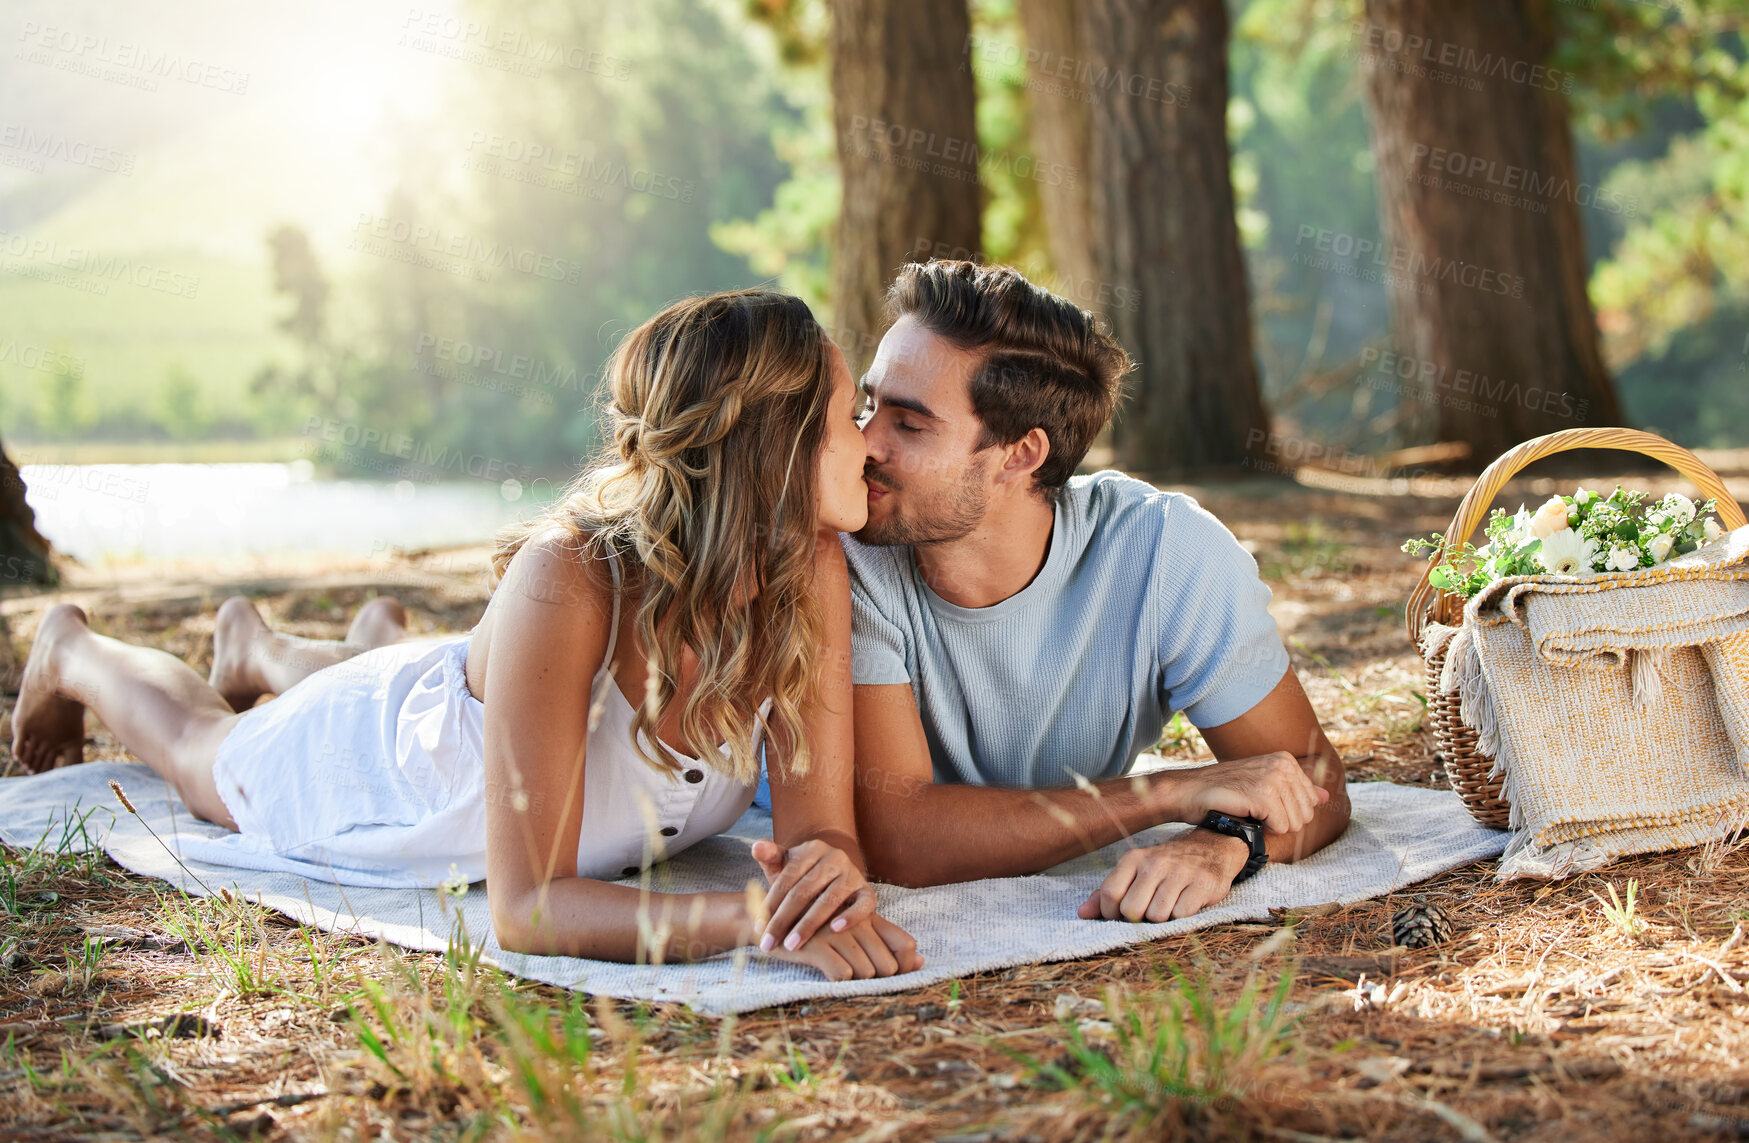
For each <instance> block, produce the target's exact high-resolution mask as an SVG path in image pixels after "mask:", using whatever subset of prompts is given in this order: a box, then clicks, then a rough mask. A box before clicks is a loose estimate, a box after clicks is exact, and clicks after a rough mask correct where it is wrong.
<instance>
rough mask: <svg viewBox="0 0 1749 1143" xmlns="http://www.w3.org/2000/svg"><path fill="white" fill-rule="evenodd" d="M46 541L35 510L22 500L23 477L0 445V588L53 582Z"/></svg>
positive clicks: (52, 571) (53, 572)
mask: <svg viewBox="0 0 1749 1143" xmlns="http://www.w3.org/2000/svg"><path fill="white" fill-rule="evenodd" d="M54 581H55V569H54V565H53V564H51V563H50V562H49V542H48V541H47V540H45V539H43V538H42V535H41V534H40V533H38V532H37V530H36V513H35V512H33V511H31V507H30V505H29V504H27V503H25V500H24V478H23V477H22V476H20V475H19V473H18V466H17V465H15V464H13V463H12V458H11V457H9V456H7V455H6V447H5V446H4V445H0V588H7V587H19V586H22V585H24V584H38V583H53V582H54Z"/></svg>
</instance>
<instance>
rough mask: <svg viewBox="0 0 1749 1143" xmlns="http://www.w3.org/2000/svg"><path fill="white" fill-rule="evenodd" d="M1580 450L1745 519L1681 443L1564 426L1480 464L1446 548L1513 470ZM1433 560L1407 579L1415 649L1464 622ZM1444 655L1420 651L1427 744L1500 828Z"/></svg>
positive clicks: (1489, 765)
mask: <svg viewBox="0 0 1749 1143" xmlns="http://www.w3.org/2000/svg"><path fill="white" fill-rule="evenodd" d="M1580 448H1609V449H1621V450H1623V451H1626V452H1637V453H1641V454H1643V455H1645V456H1649V457H1651V458H1652V459H1653V460H1659V461H1663V462H1664V463H1665V464H1668V465H1669V466H1670V467H1671V468H1674V469H1675V470H1676V471H1677V472H1679V473H1681V474H1682V475H1683V476H1685V477H1687V478H1688V479H1689V480H1690V481H1692V482H1694V484H1695V486H1696V487H1697V488H1699V489H1700V492H1701V496H1702V497H1703V498H1714V499H1717V500H1718V515H1719V519H1720V520H1721V521H1722V522H1723V524H1724V526H1725V528H1726V529H1727V530H1730V529H1735V528H1741V527H1743V526H1744V524H1745V523H1746V522H1749V521H1746V520H1745V518H1744V515H1743V509H1742V508H1741V507H1739V506H1738V504H1737V501H1736V500H1735V499H1734V498H1733V497H1732V496H1731V494H1730V492H1728V491H1727V490H1726V489H1725V485H1724V483H1723V482H1722V481H1721V480H1720V479H1719V477H1718V474H1717V473H1715V472H1713V470H1712V469H1710V468H1708V467H1707V466H1706V465H1705V464H1704V463H1703V462H1702V461H1701V459H1700V458H1699V457H1697V456H1695V455H1694V454H1693V453H1692V452H1689V451H1688V450H1687V449H1685V448H1683V447H1682V446H1680V445H1676V444H1672V443H1671V442H1669V441H1667V440H1665V439H1664V438H1663V437H1660V436H1656V435H1654V434H1652V433H1644V432H1639V431H1637V430H1634V429H1616V428H1597V429H1566V430H1564V431H1562V432H1558V433H1550V434H1548V435H1547V436H1541V437H1536V438H1535V439H1533V440H1528V441H1525V442H1524V443H1523V444H1521V445H1518V446H1516V447H1514V448H1512V449H1509V450H1507V451H1506V452H1505V453H1503V454H1501V456H1500V457H1499V458H1498V459H1497V460H1495V461H1494V463H1493V464H1490V465H1489V466H1488V467H1487V468H1486V469H1485V470H1483V472H1482V475H1481V476H1479V477H1477V478H1476V483H1475V486H1474V487H1472V488H1471V489H1470V491H1469V494H1468V495H1467V496H1465V497H1464V500H1463V503H1462V504H1460V505H1459V506H1458V510H1457V514H1456V515H1455V516H1453V517H1452V521H1451V527H1450V528H1448V529H1447V530H1446V533H1445V537H1446V543H1447V544H1448V545H1450V547H1451V548H1456V547H1457V546H1458V545H1461V544H1462V543H1463V542H1464V541H1465V540H1466V539H1469V538H1470V537H1471V536H1472V535H1474V534H1475V532H1476V530H1477V529H1478V528H1480V527H1481V526H1482V525H1483V523H1485V522H1486V519H1487V513H1488V509H1489V506H1490V505H1492V504H1493V503H1494V498H1495V497H1496V496H1498V495H1499V494H1500V490H1501V489H1502V488H1504V487H1505V486H1506V482H1507V481H1508V480H1510V479H1512V477H1513V476H1515V475H1516V474H1517V473H1518V472H1519V471H1520V470H1521V469H1523V468H1525V467H1526V466H1527V465H1530V464H1532V463H1534V462H1536V461H1539V460H1541V459H1543V458H1544V457H1547V456H1553V455H1554V454H1555V453H1558V452H1568V451H1571V450H1572V449H1580ZM1438 562H1439V558H1438V553H1435V556H1434V558H1432V559H1430V560H1429V561H1428V565H1427V570H1426V571H1424V572H1422V573H1421V582H1420V583H1418V584H1416V585H1415V590H1414V591H1413V592H1411V593H1410V595H1409V607H1408V626H1409V639H1410V640H1411V641H1412V642H1413V643H1414V644H1415V647H1416V649H1417V650H1419V649H1420V648H1421V646H1422V634H1423V632H1424V631H1425V629H1426V626H1427V624H1428V623H1429V622H1435V623H1445V624H1449V625H1451V626H1454V627H1455V626H1459V625H1461V624H1462V623H1463V622H1464V600H1463V598H1462V597H1461V596H1457V595H1454V594H1452V593H1451V592H1447V591H1441V590H1440V589H1438V588H1436V587H1434V586H1433V584H1432V583H1431V582H1430V581H1429V578H1428V577H1429V576H1430V575H1431V574H1432V572H1433V567H1434V565H1435V564H1437V563H1438ZM1445 654H1446V645H1444V644H1442V645H1440V647H1439V648H1438V649H1437V650H1436V651H1434V653H1433V654H1431V655H1428V656H1426V663H1427V710H1428V717H1429V719H1430V720H1431V725H1432V728H1433V738H1434V744H1435V749H1436V751H1437V752H1438V753H1439V755H1440V756H1441V757H1442V758H1443V759H1444V762H1445V772H1446V775H1447V777H1448V778H1449V779H1450V781H1451V786H1452V789H1454V790H1456V791H1457V792H1458V794H1459V795H1460V796H1462V798H1463V800H1464V805H1465V806H1467V807H1468V808H1469V811H1470V815H1471V816H1472V817H1474V818H1475V819H1476V820H1477V821H1479V822H1481V823H1482V824H1483V825H1486V826H1492V827H1494V828H1495V829H1506V828H1507V819H1508V814H1509V813H1510V807H1509V806H1508V804H1507V802H1506V801H1505V800H1504V799H1503V798H1502V797H1501V792H1500V785H1501V783H1500V779H1498V778H1489V777H1488V772H1489V771H1490V770H1492V769H1493V767H1494V759H1493V758H1491V757H1489V756H1488V755H1485V754H1482V753H1481V752H1479V751H1478V750H1477V749H1476V731H1475V729H1474V728H1472V727H1470V726H1467V725H1465V724H1464V721H1463V719H1462V718H1461V717H1459V714H1458V707H1459V701H1460V700H1459V697H1458V695H1457V694H1456V693H1455V692H1453V693H1450V694H1441V693H1440V689H1439V676H1440V672H1441V671H1442V670H1443V669H1444V667H1445Z"/></svg>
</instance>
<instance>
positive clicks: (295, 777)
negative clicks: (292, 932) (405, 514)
mask: <svg viewBox="0 0 1749 1143" xmlns="http://www.w3.org/2000/svg"><path fill="white" fill-rule="evenodd" d="M608 379H609V384H610V387H611V392H612V403H611V406H610V410H609V420H610V423H611V426H610V427H611V444H610V446H609V447H608V448H607V450H606V451H605V454H604V457H603V459H601V460H600V461H598V462H597V463H596V464H594V465H593V466H591V467H590V468H589V469H587V470H586V471H585V472H584V473H583V474H582V475H581V476H580V477H579V478H578V480H577V482H576V483H575V484H574V485H573V486H572V488H571V489H570V490H569V491H568V493H567V494H566V495H565V496H564V497H563V498H561V500H560V501H559V502H558V504H557V505H556V506H555V507H554V508H553V509H552V510H551V511H549V512H548V513H547V514H546V515H545V516H544V517H542V518H540V519H537V520H535V521H534V522H532V523H530V524H528V525H526V526H523V527H520V528H518V529H515V530H514V531H513V532H512V533H510V534H507V535H506V536H505V537H503V538H502V539H501V542H500V546H499V549H498V552H497V553H496V556H495V558H494V569H495V571H496V572H497V573H498V575H499V576H500V577H501V578H500V581H499V583H498V586H497V588H496V590H495V591H494V593H493V596H492V600H491V602H490V604H489V605H488V607H487V609H486V613H485V615H484V617H483V618H482V619H481V620H480V622H479V624H478V625H477V626H476V627H475V628H474V629H473V631H472V632H470V633H469V634H467V635H465V636H457V637H454V638H449V639H440V640H435V641H433V640H422V641H416V642H395V643H391V644H389V645H386V646H380V647H376V648H374V649H372V650H369V651H366V652H364V653H362V654H359V655H357V656H356V657H354V658H350V659H348V660H346V661H344V662H341V663H338V664H336V665H334V666H331V667H328V668H326V669H323V670H319V671H317V672H315V673H314V674H312V675H310V676H309V677H308V678H306V679H304V680H303V681H302V682H299V683H297V684H296V685H295V686H292V687H291V688H290V689H289V690H288V691H287V692H286V693H285V694H283V695H281V696H279V697H278V698H276V699H274V700H273V701H271V702H269V703H266V704H264V705H261V706H258V707H255V708H253V709H251V710H248V711H247V712H245V713H242V714H238V713H236V712H234V711H233V710H232V708H231V705H230V703H229V702H227V701H226V698H225V697H224V696H222V695H221V694H220V692H219V691H218V690H215V689H214V688H213V687H212V686H210V685H208V684H207V683H206V682H203V681H201V679H200V678H199V677H198V676H197V675H196V674H195V673H194V672H193V671H192V670H191V669H190V668H189V667H188V666H187V665H186V664H184V663H182V662H181V661H180V660H178V659H176V658H174V657H172V656H170V655H167V654H165V653H163V652H161V651H155V650H151V649H148V648H144V647H136V646H130V645H127V644H124V643H121V642H119V641H117V640H114V639H110V638H106V637H103V636H100V635H97V634H94V633H93V632H92V631H91V630H90V628H89V627H88V626H87V624H86V619H85V615H84V613H83V612H82V611H80V610H79V609H78V608H76V607H73V606H71V605H61V606H58V607H56V608H54V609H52V610H51V611H49V612H48V613H47V615H45V617H44V619H43V621H42V624H41V625H40V627H39V629H38V632H37V637H36V641H35V643H34V645H33V646H32V648H31V656H30V660H29V663H28V664H27V667H26V672H25V682H24V686H23V689H22V691H21V693H20V695H19V701H18V706H17V708H16V710H15V712H14V725H15V734H14V740H13V752H14V755H15V756H16V757H17V758H18V759H19V760H20V761H21V762H22V763H23V764H24V765H25V766H26V767H27V768H29V769H46V768H48V767H50V766H53V765H56V764H59V763H64V762H70V761H78V760H79V758H80V751H81V743H82V736H83V715H84V710H83V707H84V706H87V705H88V706H90V707H91V709H92V710H93V711H94V712H95V713H96V715H97V716H98V717H99V718H100V719H102V720H103V721H104V722H105V723H106V724H107V725H108V726H109V728H110V729H111V730H112V731H113V732H114V733H115V735H116V736H117V737H118V738H119V739H120V740H121V741H122V743H123V744H124V745H126V746H127V748H128V749H129V750H130V751H132V752H133V753H134V754H135V755H136V756H138V757H139V758H141V759H142V760H143V761H145V762H146V763H147V764H149V765H150V766H152V768H153V769H154V770H156V771H157V772H158V773H159V774H161V775H163V776H164V778H165V779H166V780H168V781H169V782H170V783H171V785H172V786H173V787H174V788H175V789H176V790H177V792H178V793H179V794H180V795H181V797H182V800H183V801H184V802H185V803H187V805H188V807H189V808H190V810H192V811H193V812H194V813H195V814H197V815H198V816H200V817H202V818H204V819H206V820H208V821H211V822H215V823H218V824H220V825H223V826H226V827H228V828H229V829H231V830H233V831H236V832H235V833H233V834H230V835H227V836H225V837H223V838H221V839H218V840H217V841H211V842H195V843H190V842H188V841H186V840H185V841H184V852H185V853H193V854H194V855H195V856H198V857H201V858H208V859H212V860H217V861H220V862H224V863H227V864H232V865H240V866H245V867H254V868H263V869H284V870H291V871H294V872H300V873H305V874H308V875H310V876H317V877H321V878H323V879H335V880H338V881H340V882H342V883H347V884H363V885H387V886H426V887H429V886H433V885H437V884H439V883H441V882H442V881H444V880H445V879H447V878H449V877H453V876H458V875H459V876H461V877H465V878H466V879H468V880H475V879H478V878H480V877H485V878H487V880H488V883H489V889H490V901H491V906H492V923H493V927H494V929H495V931H496V935H497V938H498V942H499V944H500V945H502V946H503V947H504V948H505V949H508V950H512V951H519V952H526V953H534V954H552V955H565V956H584V957H596V958H601V959H608V960H622V961H632V960H639V959H644V960H648V959H652V958H657V957H660V958H662V959H665V960H671V961H672V960H679V959H692V958H697V957H700V956H708V955H711V954H714V953H717V952H721V951H724V950H727V949H731V948H735V947H739V946H741V945H743V944H747V943H752V942H754V941H761V943H762V945H763V947H765V948H766V949H767V950H768V951H769V952H771V954H772V955H773V956H776V957H779V958H782V959H785V960H790V961H795V962H799V963H803V964H808V965H811V966H813V967H814V968H816V969H818V970H820V971H821V972H822V973H824V974H825V975H826V976H828V977H830V978H832V979H847V978H851V977H857V978H867V977H874V976H888V975H892V974H895V973H899V972H906V971H911V970H913V969H915V968H917V967H920V966H921V964H922V959H921V958H920V957H919V956H918V955H917V953H916V948H915V944H914V942H913V941H912V940H911V938H910V937H909V936H908V935H907V934H906V933H905V932H904V931H903V930H901V929H899V928H898V927H897V926H895V925H893V924H891V923H890V922H888V921H886V920H885V919H884V918H882V917H880V916H879V915H878V914H876V913H875V910H874V895H873V891H872V890H871V889H870V888H869V886H868V884H867V882H866V881H865V879H864V871H865V868H866V867H865V866H864V863H863V858H862V854H861V851H860V849H859V847H858V845H857V841H856V833H855V829H856V827H855V817H854V809H853V794H854V781H853V775H852V764H853V758H852V738H851V725H850V671H849V659H850V595H849V582H848V577H847V573H846V570H845V565H844V556H843V552H842V549H841V547H840V545H839V542H838V540H837V533H838V532H840V531H855V530H856V529H858V528H860V527H862V525H863V523H864V521H865V520H866V517H867V511H868V508H867V493H866V487H865V485H864V484H863V481H862V468H863V461H864V459H865V455H866V454H865V451H864V449H863V443H862V437H861V434H860V433H859V432H858V431H857V426H856V422H855V416H856V394H855V386H854V384H853V382H852V380H851V376H850V372H849V370H848V368H847V367H846V366H845V363H844V359H843V357H842V355H840V354H839V352H838V350H837V348H836V347H835V346H833V345H832V343H831V341H830V340H829V339H828V338H827V337H826V335H825V333H824V331H823V330H822V329H821V328H820V326H819V324H818V323H817V322H815V320H814V318H813V316H812V315H811V314H810V313H809V312H808V309H807V307H806V306H805V305H804V304H803V303H802V302H800V301H799V300H797V299H795V298H791V297H786V296H784V295H781V294H776V293H771V292H768V291H761V290H749V291H740V292H734V293H726V294H714V295H710V296H706V297H700V298H694V299H690V300H688V301H684V302H681V303H679V304H677V305H675V306H672V307H670V308H669V309H667V310H664V311H663V312H662V313H660V314H658V315H657V316H656V317H654V318H652V319H650V320H649V321H648V322H646V323H645V324H644V325H642V326H640V327H639V328H638V329H636V330H634V331H632V333H631V334H629V335H628V336H627V337H626V338H625V340H624V342H622V344H621V345H620V346H619V348H618V350H617V351H616V352H615V354H614V356H613V359H612V361H611V362H610V364H609V367H608ZM628 696H629V697H628ZM762 746H768V748H769V749H768V750H767V757H768V760H769V764H770V769H771V773H772V777H773V805H772V816H773V822H774V827H775V828H774V833H775V834H776V838H775V840H773V841H760V842H759V843H757V844H756V846H755V856H756V857H757V858H759V860H760V863H761V865H762V866H763V867H764V868H765V869H766V871H767V874H768V876H770V877H771V878H772V884H771V885H770V888H769V891H768V896H767V898H766V901H765V903H764V904H765V908H766V909H769V911H770V917H769V923H767V924H766V925H765V926H764V927H763V929H762V928H761V925H760V921H761V918H760V917H759V916H758V915H757V913H758V912H760V911H761V909H760V906H759V905H758V904H756V903H750V902H749V901H748V899H747V897H746V895H745V894H744V893H741V892H732V891H725V892H712V893H692V894H663V893H652V892H650V891H649V889H648V887H647V886H646V885H640V884H615V883H613V882H615V881H618V880H625V879H629V878H634V877H641V875H642V874H643V873H644V871H645V870H646V869H647V868H648V866H649V864H650V863H652V862H653V861H656V860H660V859H661V858H662V857H664V856H667V855H672V854H674V853H676V852H678V851H679V850H681V849H684V848H685V847H687V846H688V845H691V844H692V843H694V842H696V841H699V840H701V839H703V838H705V837H709V836H712V835H713V834H716V833H719V832H721V831H722V830H724V829H726V828H727V827H728V826H729V825H731V824H732V823H733V822H734V821H735V820H736V819H737V818H738V817H739V816H740V815H741V813H742V812H743V811H744V810H745V809H746V808H747V806H748V805H749V803H750V802H751V800H752V798H753V793H754V787H755V783H756V782H757V779H758V776H759V757H760V751H761V747H762ZM761 938H763V940H761Z"/></svg>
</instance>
